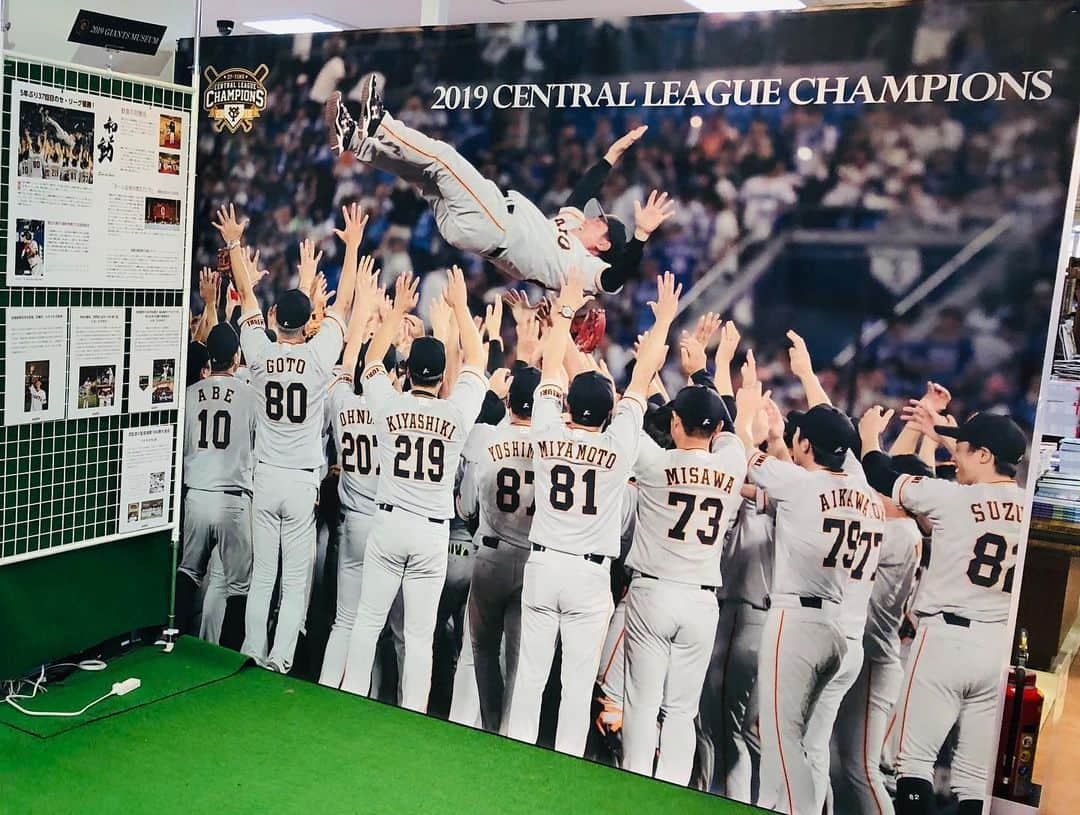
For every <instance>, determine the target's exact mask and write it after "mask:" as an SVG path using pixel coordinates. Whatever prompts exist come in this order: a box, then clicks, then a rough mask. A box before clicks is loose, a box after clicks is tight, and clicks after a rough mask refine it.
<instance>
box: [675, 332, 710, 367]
mask: <svg viewBox="0 0 1080 815" xmlns="http://www.w3.org/2000/svg"><path fill="white" fill-rule="evenodd" d="M679 358H680V360H681V362H682V372H683V374H684V375H685V376H687V377H690V376H691V375H693V374H695V373H697V372H698V371H700V370H701V369H702V368H704V367H705V366H706V364H707V363H706V359H707V358H706V356H705V346H704V345H702V344H701V340H700V339H699V337H698V335H697V332H696V331H695V332H694V333H693V334H691V333H689V332H687V331H684V332H682V335H681V336H680V337H679Z"/></svg>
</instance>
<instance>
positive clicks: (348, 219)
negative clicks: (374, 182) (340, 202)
mask: <svg viewBox="0 0 1080 815" xmlns="http://www.w3.org/2000/svg"><path fill="white" fill-rule="evenodd" d="M341 214H342V216H343V217H344V218H345V228H344V229H335V230H334V234H335V235H337V236H338V238H339V239H340V240H341V241H342V242H343V243H345V244H346V245H352V246H359V245H360V244H361V243H362V242H363V240H364V228H365V227H366V226H367V222H368V216H367V214H366V213H365V212H363V210H361V209H360V205H359V204H349V205H347V206H344V207H342V208H341Z"/></svg>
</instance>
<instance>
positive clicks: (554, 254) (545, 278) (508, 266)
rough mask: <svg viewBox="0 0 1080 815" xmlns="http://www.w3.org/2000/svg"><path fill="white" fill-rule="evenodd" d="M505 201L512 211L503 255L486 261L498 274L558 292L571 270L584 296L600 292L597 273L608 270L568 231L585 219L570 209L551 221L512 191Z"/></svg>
mask: <svg viewBox="0 0 1080 815" xmlns="http://www.w3.org/2000/svg"><path fill="white" fill-rule="evenodd" d="M507 198H508V199H510V202H511V203H512V204H513V208H514V211H513V212H512V213H509V216H508V217H509V221H508V224H507V228H506V252H505V254H503V255H501V256H499V257H497V258H489V260H490V261H491V263H492V264H494V265H495V266H496V267H497V268H498V269H499V270H500V271H502V272H503V273H504V274H506V275H507V276H509V277H512V278H514V279H515V280H528V281H532V282H533V283H536V284H537V285H539V286H542V287H543V288H545V289H551V290H553V291H557V290H558V289H559V288H560V287H561V286H562V281H563V280H564V279H565V278H566V276H567V275H568V274H569V272H570V270H571V269H576V270H577V273H578V275H580V279H581V285H582V288H583V289H584V290H585V291H586V293H591V292H597V291H600V273H601V272H603V271H604V269H606V268H607V267H608V263H607V262H606V261H604V260H601V259H600V258H599V257H597V256H596V255H594V254H592V253H591V252H590V251H589V250H587V249H586V248H585V245H584V244H583V243H582V242H581V241H580V240H578V238H577V236H576V235H573V234H571V232H570V230H572V229H576V228H577V227H579V226H581V222H582V221H583V220H584V219H585V216H584V215H582V213H581V212H580V211H579V210H577V209H574V208H572V207H564V208H563V209H561V210H560V211H559V214H558V215H556V216H555V217H554V218H548V217H547V216H546V215H544V213H543V212H541V211H540V209H539V208H538V207H537V206H536V204H534V203H533V202H532V201H530V200H529V199H528V198H526V197H525V196H524V195H522V194H521V193H519V192H517V191H515V190H511V191H510V192H509V193H508V194H507Z"/></svg>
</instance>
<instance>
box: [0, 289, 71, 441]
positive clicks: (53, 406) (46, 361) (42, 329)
mask: <svg viewBox="0 0 1080 815" xmlns="http://www.w3.org/2000/svg"><path fill="white" fill-rule="evenodd" d="M67 312H68V310H67V309H66V308H9V309H8V310H7V314H6V320H7V355H6V360H5V366H6V370H7V374H6V391H7V392H6V393H5V395H4V424H5V425H13V424H27V423H29V422H45V421H50V420H52V419H62V418H63V417H64V383H65V382H66V381H67V372H66V370H65V368H64V365H65V362H66V361H67V316H68V315H67Z"/></svg>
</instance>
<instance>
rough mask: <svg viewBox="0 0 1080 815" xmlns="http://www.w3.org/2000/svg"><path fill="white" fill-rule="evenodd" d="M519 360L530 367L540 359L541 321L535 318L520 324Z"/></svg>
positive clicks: (518, 328) (518, 339) (518, 330)
mask: <svg viewBox="0 0 1080 815" xmlns="http://www.w3.org/2000/svg"><path fill="white" fill-rule="evenodd" d="M517 358H518V359H520V360H522V361H523V362H525V363H526V364H528V365H535V364H536V361H537V360H538V359H539V358H540V321H539V320H537V319H536V318H535V317H533V318H530V319H528V320H526V321H525V322H524V323H519V324H518V327H517Z"/></svg>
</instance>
